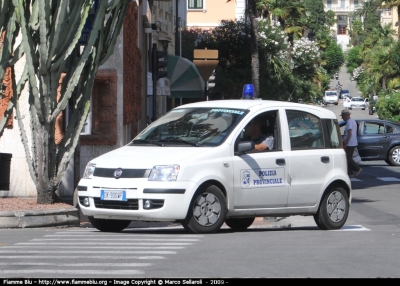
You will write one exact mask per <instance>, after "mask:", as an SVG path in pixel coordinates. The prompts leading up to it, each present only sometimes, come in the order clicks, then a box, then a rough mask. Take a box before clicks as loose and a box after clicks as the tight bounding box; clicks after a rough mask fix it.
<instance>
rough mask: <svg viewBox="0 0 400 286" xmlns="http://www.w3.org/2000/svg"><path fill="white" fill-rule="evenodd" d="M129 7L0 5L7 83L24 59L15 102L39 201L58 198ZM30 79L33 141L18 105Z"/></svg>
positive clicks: (23, 1)
mask: <svg viewBox="0 0 400 286" xmlns="http://www.w3.org/2000/svg"><path fill="white" fill-rule="evenodd" d="M129 2H130V1H129V0H114V1H94V0H84V1H83V0H69V1H68V0H65V1H55V0H54V1H44V0H30V1H29V0H13V1H10V0H0V7H1V12H0V28H1V31H0V32H1V33H6V41H5V42H4V45H3V48H2V51H1V52H2V57H1V69H0V78H3V75H4V70H5V68H6V67H7V66H11V68H13V65H14V63H15V62H16V61H18V60H19V59H21V58H22V57H24V58H25V61H26V64H25V67H24V71H23V74H22V77H21V79H20V80H19V82H18V83H16V82H15V78H13V89H14V90H15V91H16V94H15V95H16V96H14V97H13V105H14V108H15V111H16V117H17V121H18V125H19V128H20V131H21V140H22V143H23V146H24V149H25V155H26V159H27V162H28V167H29V172H30V175H31V177H32V180H33V181H34V183H35V186H36V189H37V193H38V195H37V202H38V203H39V204H48V203H53V202H54V201H55V200H56V199H57V196H56V191H57V190H58V188H59V186H60V184H61V180H62V177H63V175H64V173H65V170H66V169H67V166H68V162H69V161H70V159H71V157H72V156H73V153H74V150H75V147H76V145H77V143H78V140H79V134H80V131H81V129H82V127H83V124H84V122H85V120H86V117H87V115H88V112H89V107H90V96H91V91H92V87H93V82H94V78H95V75H96V72H97V70H98V68H99V67H100V65H102V64H103V63H104V62H105V61H106V60H107V59H108V58H109V57H110V55H111V54H112V53H113V50H114V46H115V43H116V40H117V37H118V35H119V34H120V30H121V27H122V24H123V19H124V15H125V11H126V9H127V6H128V4H129ZM97 5H98V7H97V12H96V14H95V16H93V21H92V30H91V33H90V36H89V37H88V40H87V43H86V44H85V45H83V46H80V45H79V44H78V40H79V39H80V37H81V35H82V30H83V28H84V25H85V23H86V20H87V19H88V17H89V16H88V15H89V11H90V9H91V8H96V6H97ZM18 35H21V36H22V40H21V43H18V42H17V40H16V39H17V36H18ZM14 46H15V48H14V49H13V47H14ZM81 48H82V52H80V50H81ZM26 82H27V83H28V90H29V112H30V119H31V121H30V123H31V124H30V125H31V126H30V128H31V130H32V138H31V140H28V138H27V135H26V131H25V128H26V127H25V126H24V125H23V122H22V120H21V110H20V105H19V94H20V92H21V87H22V86H23V85H24V84H25V83H26ZM57 90H59V91H57ZM73 96H74V98H75V104H74V107H73V110H72V115H71V120H70V122H69V123H68V127H67V129H66V131H65V135H64V137H63V138H62V140H61V142H55V138H54V133H55V128H56V127H55V126H56V122H57V120H58V117H59V116H60V114H61V112H62V111H63V110H64V109H65V108H66V106H67V104H68V101H69V100H70V99H71V98H72V97H73ZM29 144H31V146H29Z"/></svg>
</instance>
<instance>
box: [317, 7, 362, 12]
mask: <svg viewBox="0 0 400 286" xmlns="http://www.w3.org/2000/svg"><path fill="white" fill-rule="evenodd" d="M356 9H357V7H354V6H352V7H345V8H343V7H334V6H331V7H330V8H328V7H325V12H326V11H328V10H332V11H333V12H345V13H352V12H354V11H355V10H356Z"/></svg>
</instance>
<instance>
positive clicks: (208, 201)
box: [181, 185, 227, 233]
mask: <svg viewBox="0 0 400 286" xmlns="http://www.w3.org/2000/svg"><path fill="white" fill-rule="evenodd" d="M226 213H227V207H226V199H225V196H224V195H223V193H222V191H221V190H220V189H219V188H218V187H217V186H214V185H208V186H205V187H203V188H200V189H199V190H197V192H196V193H195V194H194V196H193V199H192V201H191V203H190V206H189V210H188V213H187V216H186V218H185V219H184V220H183V221H182V222H181V223H182V226H183V227H184V228H185V229H186V230H189V231H190V232H193V233H214V232H217V231H218V230H219V229H220V228H221V226H222V224H223V223H224V221H225V217H226Z"/></svg>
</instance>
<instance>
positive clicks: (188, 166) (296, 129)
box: [77, 100, 351, 233]
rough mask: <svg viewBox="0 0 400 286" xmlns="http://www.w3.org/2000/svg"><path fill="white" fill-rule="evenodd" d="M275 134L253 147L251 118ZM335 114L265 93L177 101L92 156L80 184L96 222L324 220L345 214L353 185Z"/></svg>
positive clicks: (326, 223) (335, 223) (199, 227)
mask: <svg viewBox="0 0 400 286" xmlns="http://www.w3.org/2000/svg"><path fill="white" fill-rule="evenodd" d="M255 118H257V119H258V122H260V124H261V129H262V131H263V133H269V134H272V135H273V137H274V146H273V148H272V149H271V150H266V151H255V150H254V143H253V142H251V141H246V138H245V127H246V125H247V124H249V123H250V122H251V121H252V120H253V119H255ZM346 168H347V164H346V156H345V153H344V150H343V148H342V142H341V136H340V130H339V126H338V122H337V120H336V115H335V114H334V113H333V112H331V111H329V110H326V109H324V108H320V107H317V106H310V105H304V104H297V103H289V102H281V101H267V100H220V101H205V102H198V103H192V104H187V105H183V106H179V107H177V108H175V109H173V110H171V111H170V112H169V113H167V114H166V115H164V116H163V117H162V118H160V119H158V120H157V121H155V122H153V123H152V124H151V125H150V126H148V127H147V128H146V129H145V130H143V131H142V132H141V133H140V134H139V135H138V136H137V137H136V138H135V139H134V140H133V141H131V142H130V143H129V144H128V145H126V146H124V147H121V148H119V149H116V150H114V151H111V152H109V153H106V154H104V155H102V156H100V157H98V158H95V159H94V160H92V161H91V162H89V163H88V165H87V167H86V170H85V172H84V176H83V178H82V179H81V180H80V182H79V185H78V187H77V193H78V199H79V206H80V208H81V210H82V212H83V214H84V215H87V216H88V217H89V220H90V222H91V223H92V225H93V226H94V227H96V228H97V229H99V230H101V231H121V230H123V229H124V228H126V227H127V226H128V225H129V224H130V222H131V221H132V220H141V221H178V222H181V223H182V225H183V226H184V227H185V229H186V230H188V231H191V232H195V233H211V232H216V231H218V230H219V229H220V227H221V226H222V224H223V223H224V222H226V224H227V225H228V226H229V227H231V228H232V229H246V228H247V227H249V226H250V225H251V224H252V223H253V221H254V218H255V217H266V216H290V215H306V216H311V215H312V216H314V219H315V222H316V223H317V225H318V226H319V227H320V228H321V229H339V228H341V227H342V226H343V225H344V223H345V222H346V219H347V216H348V213H349V206H350V202H351V184H350V180H349V177H348V175H347V169H346Z"/></svg>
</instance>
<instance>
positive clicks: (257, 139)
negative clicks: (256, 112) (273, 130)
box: [245, 118, 274, 151]
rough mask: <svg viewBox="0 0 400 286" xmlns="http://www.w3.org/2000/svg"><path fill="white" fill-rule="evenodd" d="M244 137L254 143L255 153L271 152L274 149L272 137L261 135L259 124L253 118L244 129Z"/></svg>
mask: <svg viewBox="0 0 400 286" xmlns="http://www.w3.org/2000/svg"><path fill="white" fill-rule="evenodd" d="M245 136H247V137H248V138H249V139H250V140H251V141H253V142H254V149H255V150H257V151H262V150H272V149H273V148H274V137H273V136H272V135H270V134H268V135H267V134H262V132H261V122H260V120H259V119H257V118H254V119H253V120H252V121H250V123H249V124H247V126H246V128H245Z"/></svg>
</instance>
